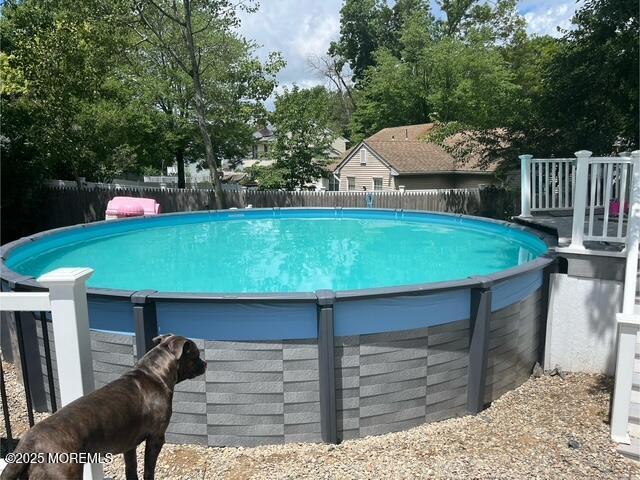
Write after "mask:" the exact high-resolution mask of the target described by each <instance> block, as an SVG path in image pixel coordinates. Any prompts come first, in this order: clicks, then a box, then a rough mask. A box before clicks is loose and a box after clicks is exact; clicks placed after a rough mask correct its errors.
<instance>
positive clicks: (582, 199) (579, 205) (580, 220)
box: [569, 150, 591, 250]
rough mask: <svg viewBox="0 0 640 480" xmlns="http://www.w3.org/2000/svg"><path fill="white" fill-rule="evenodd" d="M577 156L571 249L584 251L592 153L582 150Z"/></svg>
mask: <svg viewBox="0 0 640 480" xmlns="http://www.w3.org/2000/svg"><path fill="white" fill-rule="evenodd" d="M574 155H575V156H576V189H575V193H574V197H573V201H574V204H573V226H572V229H571V244H570V245H569V248H574V249H578V250H584V214H585V211H586V207H587V184H588V183H589V157H590V156H591V152H589V151H588V150H580V151H579V152H576V153H575V154H574Z"/></svg>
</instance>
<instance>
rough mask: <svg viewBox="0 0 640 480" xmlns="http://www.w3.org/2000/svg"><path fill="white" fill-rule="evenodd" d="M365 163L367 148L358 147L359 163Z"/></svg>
mask: <svg viewBox="0 0 640 480" xmlns="http://www.w3.org/2000/svg"><path fill="white" fill-rule="evenodd" d="M366 164H367V150H366V149H364V148H361V149H360V165H366Z"/></svg>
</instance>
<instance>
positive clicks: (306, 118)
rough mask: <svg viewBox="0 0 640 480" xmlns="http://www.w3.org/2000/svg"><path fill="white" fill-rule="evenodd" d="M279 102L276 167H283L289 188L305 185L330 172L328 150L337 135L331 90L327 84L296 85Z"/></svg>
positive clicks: (272, 153)
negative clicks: (328, 168) (327, 167)
mask: <svg viewBox="0 0 640 480" xmlns="http://www.w3.org/2000/svg"><path fill="white" fill-rule="evenodd" d="M275 106H276V110H275V112H274V113H273V115H272V118H271V120H272V123H273V126H274V129H275V141H274V142H273V145H272V147H271V149H270V156H271V158H272V159H274V160H275V164H274V166H273V167H272V168H274V169H277V170H281V171H282V176H283V178H284V185H285V188H287V189H288V190H294V189H296V188H302V187H304V185H305V184H306V183H308V182H311V181H313V180H315V179H317V178H318V177H322V176H324V175H326V174H327V170H326V168H325V165H326V163H327V161H326V157H327V151H328V150H329V147H330V146H331V143H332V142H333V140H334V138H335V133H334V132H333V131H332V130H331V128H330V126H331V125H330V119H331V112H330V105H329V101H328V93H327V91H326V89H325V88H323V87H314V88H311V89H308V90H305V89H300V88H298V87H297V86H294V87H293V89H291V90H285V91H284V93H282V94H280V95H277V96H276V101H275Z"/></svg>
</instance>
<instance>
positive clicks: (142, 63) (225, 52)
mask: <svg viewBox="0 0 640 480" xmlns="http://www.w3.org/2000/svg"><path fill="white" fill-rule="evenodd" d="M215 29H216V25H214V24H212V25H211V26H210V27H209V28H208V30H207V32H206V35H205V33H204V32H203V33H202V34H201V38H200V40H201V44H202V45H203V46H205V47H206V48H204V49H203V52H202V56H201V60H200V61H201V63H202V64H206V66H207V67H206V69H203V71H202V73H201V76H200V78H201V81H202V87H203V92H204V94H205V96H206V97H207V98H215V99H216V101H215V102H208V104H207V112H206V113H207V128H208V131H209V135H210V137H211V140H212V148H213V156H214V159H215V163H216V165H220V164H221V162H222V160H228V161H230V162H231V163H233V160H234V159H237V158H241V157H244V156H245V155H246V152H247V150H248V149H250V147H251V141H252V137H251V134H252V133H253V128H252V127H251V124H252V123H254V122H255V121H257V120H260V119H261V118H263V117H265V116H266V111H265V110H264V107H263V104H262V101H264V100H265V99H266V98H267V97H268V96H269V95H270V94H271V92H272V91H273V89H274V87H275V85H276V80H275V75H276V73H277V71H278V70H279V69H280V68H281V67H282V66H283V61H282V59H281V57H280V56H279V54H271V55H270V56H269V58H268V59H267V61H266V62H264V63H263V62H260V61H259V60H258V59H257V58H256V57H255V48H256V46H255V44H253V43H252V42H249V41H247V40H245V39H244V38H242V37H240V36H238V35H237V34H235V33H233V32H229V31H226V30H224V31H222V32H220V31H216V30H215ZM136 30H137V32H138V38H136V39H135V40H136V41H137V44H136V48H135V49H134V50H133V52H134V53H133V54H131V55H130V64H131V68H130V69H129V71H130V72H131V73H132V74H131V75H126V76H125V78H127V79H128V81H130V82H132V83H133V84H135V85H136V86H137V87H138V90H139V91H140V92H143V95H144V97H145V101H146V102H148V103H149V104H151V105H154V107H155V108H157V109H158V110H160V111H162V112H163V113H164V114H165V115H166V116H167V124H168V129H167V136H166V138H165V142H166V143H167V145H168V148H169V149H170V150H171V151H172V152H175V162H176V164H177V166H178V186H179V188H184V185H185V178H184V164H185V162H195V161H200V160H201V158H202V156H203V155H204V153H205V152H204V150H203V143H202V140H200V141H199V142H197V141H194V140H195V138H196V137H197V136H199V131H198V122H197V116H196V114H195V102H194V88H193V80H192V78H191V77H190V76H189V75H188V74H187V72H185V71H184V69H183V68H181V67H180V65H179V64H178V63H177V61H176V59H175V58H174V57H173V56H172V55H171V54H170V53H169V52H168V50H167V49H166V48H164V47H162V46H159V45H158V43H157V42H155V41H147V40H146V38H145V37H144V36H143V37H142V39H143V41H141V42H140V41H139V40H140V38H139V36H140V35H143V31H140V30H139V29H138V28H137V29H136ZM219 44H223V45H224V48H222V49H216V50H214V49H213V47H214V46H215V45H219ZM174 48H175V47H174ZM194 134H195V135H194ZM201 166H202V167H204V168H207V167H208V163H207V162H206V161H205V163H204V165H201Z"/></svg>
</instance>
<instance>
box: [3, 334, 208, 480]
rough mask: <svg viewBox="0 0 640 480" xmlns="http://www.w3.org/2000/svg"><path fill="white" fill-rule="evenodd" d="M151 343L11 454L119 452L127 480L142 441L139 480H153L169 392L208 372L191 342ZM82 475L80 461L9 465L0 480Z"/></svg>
mask: <svg viewBox="0 0 640 480" xmlns="http://www.w3.org/2000/svg"><path fill="white" fill-rule="evenodd" d="M154 343H155V345H156V346H155V347H154V348H153V349H151V350H150V351H149V352H148V353H147V354H146V355H145V356H144V357H142V359H140V361H139V362H138V363H137V364H136V366H135V367H134V368H133V370H131V371H129V372H127V373H125V374H124V375H122V377H120V378H119V379H117V380H115V381H114V382H111V383H109V384H108V385H105V386H104V387H102V388H100V389H98V390H96V391H95V392H93V393H90V394H89V395H86V396H84V397H82V398H79V399H78V400H75V401H74V402H71V403H70V404H69V405H67V406H65V407H64V408H62V409H60V410H59V411H58V412H56V413H55V414H53V415H51V416H50V417H48V418H46V419H45V420H42V421H41V422H39V423H37V424H36V425H35V426H34V427H33V428H31V430H29V431H28V432H27V433H26V434H25V435H24V436H23V437H22V439H21V440H20V443H19V444H18V446H17V447H16V450H15V453H17V454H20V455H19V456H24V454H28V453H45V454H47V453H80V452H87V453H92V454H107V453H111V454H118V453H124V459H125V473H126V477H127V479H137V477H138V475H137V462H136V446H137V445H139V444H140V443H142V442H143V441H146V444H145V452H144V478H145V479H152V478H154V471H155V467H156V460H157V459H158V455H159V454H160V450H161V449H162V446H163V445H164V434H165V431H166V429H167V426H168V425H169V420H171V413H172V408H171V407H172V400H173V389H174V387H175V385H176V384H177V383H179V382H181V381H183V380H186V379H189V378H194V377H197V376H199V375H202V374H203V373H204V372H205V370H206V368H207V364H206V362H204V361H203V360H202V359H201V358H200V352H199V350H198V347H197V346H196V344H195V343H193V342H192V341H191V340H188V339H186V338H184V337H179V336H175V335H163V336H161V337H157V338H155V339H154ZM82 471H83V465H82V464H80V463H12V464H8V465H7V466H6V468H5V469H4V471H3V472H2V476H1V477H0V479H1V480H9V479H16V478H31V479H41V478H47V479H49V478H55V479H65V480H66V479H76V478H77V479H80V478H82Z"/></svg>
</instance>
